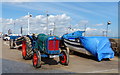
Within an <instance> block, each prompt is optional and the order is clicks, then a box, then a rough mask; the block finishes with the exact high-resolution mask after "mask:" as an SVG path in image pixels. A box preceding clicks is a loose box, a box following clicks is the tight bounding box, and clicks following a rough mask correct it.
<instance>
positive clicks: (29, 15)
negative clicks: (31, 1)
mask: <svg viewBox="0 0 120 75" xmlns="http://www.w3.org/2000/svg"><path fill="white" fill-rule="evenodd" d="M30 17H32V15H31V14H29V12H28V35H29V34H30Z"/></svg>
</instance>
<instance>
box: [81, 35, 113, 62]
mask: <svg viewBox="0 0 120 75" xmlns="http://www.w3.org/2000/svg"><path fill="white" fill-rule="evenodd" d="M80 41H81V43H82V45H83V46H84V47H85V49H86V50H87V51H89V52H90V53H91V54H93V55H94V56H95V57H97V59H98V61H101V60H102V59H103V58H114V52H113V50H112V48H111V43H110V41H109V39H108V38H107V37H97V36H96V37H84V36H81V37H80Z"/></svg>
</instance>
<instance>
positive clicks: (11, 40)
mask: <svg viewBox="0 0 120 75" xmlns="http://www.w3.org/2000/svg"><path fill="white" fill-rule="evenodd" d="M9 45H10V49H13V48H14V47H15V44H14V40H13V39H10V41H9Z"/></svg>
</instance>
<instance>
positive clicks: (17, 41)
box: [9, 35, 22, 49]
mask: <svg viewBox="0 0 120 75" xmlns="http://www.w3.org/2000/svg"><path fill="white" fill-rule="evenodd" d="M21 45H22V41H21V35H10V40H9V46H10V49H14V48H18V47H21Z"/></svg>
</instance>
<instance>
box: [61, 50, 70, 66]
mask: <svg viewBox="0 0 120 75" xmlns="http://www.w3.org/2000/svg"><path fill="white" fill-rule="evenodd" d="M60 54H62V56H60V57H59V59H60V63H61V64H62V65H66V66H67V65H68V64H69V54H68V53H67V51H66V50H64V51H61V53H60Z"/></svg>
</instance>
